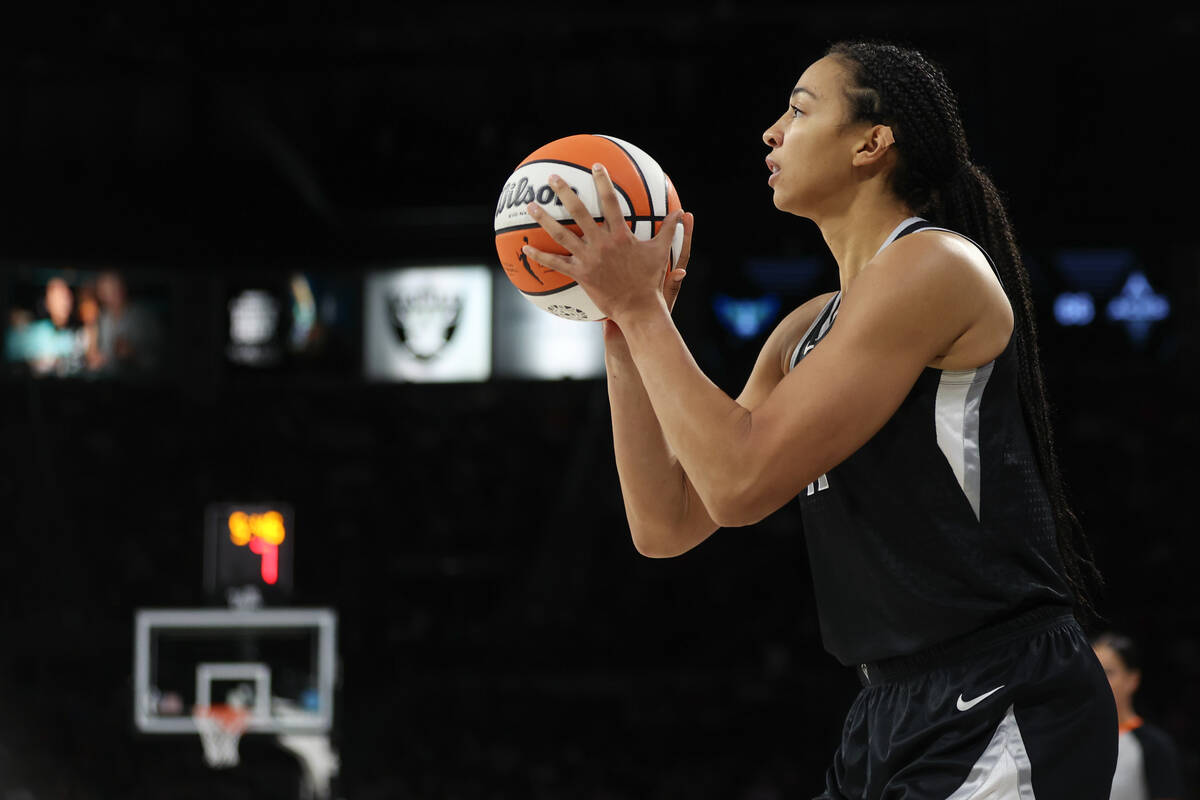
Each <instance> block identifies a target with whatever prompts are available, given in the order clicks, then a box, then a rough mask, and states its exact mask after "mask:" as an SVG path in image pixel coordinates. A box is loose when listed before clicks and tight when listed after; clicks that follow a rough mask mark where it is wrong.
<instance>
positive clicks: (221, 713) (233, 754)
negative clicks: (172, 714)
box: [192, 705, 250, 769]
mask: <svg viewBox="0 0 1200 800" xmlns="http://www.w3.org/2000/svg"><path fill="white" fill-rule="evenodd" d="M192 719H193V720H195V721H196V730H198V731H199V732H200V743H201V744H203V745H204V760H205V761H207V762H208V765H209V766H210V767H213V768H215V769H222V768H225V767H236V766H237V764H238V742H239V741H241V738H242V734H243V733H245V732H246V726H247V725H249V723H250V709H248V708H238V707H236V706H230V705H211V706H196V707H195V708H194V709H192Z"/></svg>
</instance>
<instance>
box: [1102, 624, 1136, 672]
mask: <svg viewBox="0 0 1200 800" xmlns="http://www.w3.org/2000/svg"><path fill="white" fill-rule="evenodd" d="M1092 647H1107V648H1109V649H1110V650H1112V651H1113V652H1114V653H1116V654H1117V657H1118V658H1120V659H1121V663H1122V664H1124V665H1125V669H1128V670H1131V671H1140V670H1141V668H1142V651H1141V648H1139V647H1138V646H1137V643H1136V642H1134V641H1133V639H1131V638H1129V637H1128V636H1126V635H1125V634H1123V633H1117V632H1116V631H1106V632H1104V633H1102V634H1100V635H1099V636H1097V637H1096V638H1095V639H1092Z"/></svg>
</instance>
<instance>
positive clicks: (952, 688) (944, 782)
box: [817, 616, 1117, 800]
mask: <svg viewBox="0 0 1200 800" xmlns="http://www.w3.org/2000/svg"><path fill="white" fill-rule="evenodd" d="M1011 633H1012V631H1011V630H1008V631H1006V632H1005V635H1003V636H997V637H996V638H995V639H994V641H993V643H992V644H990V645H989V646H986V647H984V648H983V649H981V650H978V651H977V652H975V653H973V654H971V655H961V654H959V653H956V654H955V658H954V659H953V660H952V661H950V662H948V663H943V664H942V665H940V666H937V667H933V668H931V669H929V670H928V671H926V672H922V673H918V674H915V675H911V676H909V677H907V678H905V679H903V680H896V681H883V682H880V683H875V684H872V685H870V686H866V687H864V688H863V690H862V691H861V692H860V693H859V695H858V697H857V698H856V699H855V701H854V703H853V705H852V706H851V708H850V711H849V713H848V715H847V717H846V723H845V726H844V728H843V732H842V741H841V745H840V746H839V748H838V749H837V751H836V753H835V754H834V758H833V763H832V765H831V766H830V768H829V770H828V771H827V773H826V779H825V781H826V786H825V791H824V792H823V793H822V794H820V795H819V796H818V798H817V800H900V799H901V798H903V800H946V798H949V797H951V796H953V795H954V793H955V792H956V791H959V790H960V788H961V787H962V786H963V784H964V783H965V782H966V781H968V779H970V778H973V777H975V776H974V775H973V773H972V768H973V767H975V766H976V764H977V763H979V764H980V769H981V770H982V769H983V766H984V765H986V764H988V763H995V764H997V767H996V769H998V770H1001V771H1004V772H1006V773H1007V774H1006V778H1007V780H1009V781H1011V782H1014V783H1015V782H1017V781H1019V780H1021V779H1022V778H1023V779H1024V780H1026V781H1028V782H1029V785H1028V787H1027V788H1026V789H1025V791H1026V792H1028V789H1029V788H1032V791H1033V796H1034V797H1037V798H1039V800H1042V799H1048V800H1065V799H1066V798H1070V800H1108V798H1109V791H1110V789H1111V784H1112V775H1113V770H1114V769H1115V767H1116V759H1117V714H1116V708H1115V705H1114V703H1113V696H1112V690H1111V689H1110V688H1109V685H1108V680H1107V678H1106V677H1105V675H1104V670H1103V668H1101V666H1100V663H1099V661H1097V659H1096V656H1095V653H1094V652H1093V650H1092V648H1091V645H1090V643H1089V642H1088V639H1087V637H1086V636H1085V635H1084V633H1083V631H1082V630H1081V629H1080V627H1079V625H1078V624H1077V623H1076V622H1075V620H1074V619H1073V618H1066V619H1064V618H1062V617H1061V616H1055V617H1052V618H1050V619H1046V620H1042V621H1041V622H1038V623H1037V624H1035V625H1033V626H1032V627H1031V628H1030V629H1028V630H1026V631H1025V632H1024V633H1023V634H1020V635H1016V636H1013V635H1009V634H1011ZM996 687H1001V688H999V690H997V691H994V692H993V691H992V690H993V689H996ZM989 692H990V694H989ZM984 695H986V696H984ZM980 698H982V699H980ZM960 702H965V703H966V704H967V705H968V706H969V707H968V708H967V709H966V710H963V711H960V710H959V703H960ZM1010 712H1011V714H1012V720H1015V725H1016V728H1017V730H1019V741H1015V742H1013V741H1011V740H1010V741H1009V744H1008V747H1007V748H1006V758H1004V759H995V757H994V756H993V759H994V760H993V761H988V760H987V759H984V760H983V761H981V756H983V755H984V753H985V751H987V749H988V746H989V744H990V743H991V742H992V740H993V737H994V736H996V734H997V729H998V727H999V726H1000V725H1001V724H1002V723H1005V720H1006V717H1008V715H1009V713H1010ZM1005 724H1007V725H1011V724H1012V722H1011V721H1009V722H1007V723H1005ZM1006 730H1011V729H1010V728H1006ZM1013 745H1015V747H1014V746H1013ZM1021 750H1023V751H1024V756H1026V757H1027V758H1028V762H1027V765H1026V766H1025V767H1022V769H1023V770H1024V774H1022V773H1021V772H1019V771H1018V770H1017V769H1014V766H1017V765H1019V764H1020V762H1021V757H1022V753H1021ZM1008 756H1012V758H1008ZM997 777H998V775H996V774H993V775H992V778H993V780H996V778H997ZM988 796H989V797H996V796H997V795H988ZM1016 796H1018V795H1015V794H1012V793H1011V791H1010V792H1009V793H1007V794H1004V795H1001V797H1004V798H1009V797H1016ZM1019 796H1020V797H1022V798H1024V797H1027V796H1028V794H1027V793H1026V794H1021V795H1019Z"/></svg>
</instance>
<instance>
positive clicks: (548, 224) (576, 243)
mask: <svg viewBox="0 0 1200 800" xmlns="http://www.w3.org/2000/svg"><path fill="white" fill-rule="evenodd" d="M525 210H526V211H527V212H528V213H529V216H531V217H533V220H534V222H536V223H537V224H538V225H541V226H542V230H544V231H546V233H548V234H550V238H551V239H553V240H554V241H556V242H558V243H559V244H561V245H562V246H563V247H565V248H567V250H569V251H570V252H572V253H575V252H578V251H579V250H581V249H582V248H583V240H582V239H580V238H579V236H578V235H576V234H575V232H574V231H571V230H568V229H567V228H566V226H564V225H563V224H562V223H561V222H559V221H558V220H556V219H555V218H554V217H552V216H550V215H549V214H547V213H546V209H544V208H542V207H541V206H539V205H538V204H537V203H530V204H529V206H528V207H527V208H526V209H525Z"/></svg>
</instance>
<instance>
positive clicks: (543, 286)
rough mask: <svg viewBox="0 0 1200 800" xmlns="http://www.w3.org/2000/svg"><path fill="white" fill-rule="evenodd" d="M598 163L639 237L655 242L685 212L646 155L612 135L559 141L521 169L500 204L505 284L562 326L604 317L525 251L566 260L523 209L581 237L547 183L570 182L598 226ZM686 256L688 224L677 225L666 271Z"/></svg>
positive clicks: (574, 288)
mask: <svg viewBox="0 0 1200 800" xmlns="http://www.w3.org/2000/svg"><path fill="white" fill-rule="evenodd" d="M597 162H599V163H601V164H603V165H604V167H605V168H606V169H607V170H608V174H609V177H610V178H612V182H613V186H614V187H616V190H617V199H618V201H619V202H620V204H621V212H622V213H623V214H624V215H625V223H626V224H627V225H628V226H629V228H630V230H632V231H633V233H634V235H635V236H637V238H639V239H643V240H648V239H651V238H653V237H654V235H655V234H656V233H658V231H659V229H660V228H661V227H662V223H663V219H664V218H665V217H666V216H667V215H668V214H670V213H671V212H672V211H675V210H676V209H678V208H679V207H680V205H679V196H678V195H677V194H676V193H675V187H674V185H672V183H671V179H670V178H669V177H667V174H666V173H665V172H663V170H662V167H660V166H659V165H658V162H657V161H655V160H654V159H653V158H651V157H650V156H649V155H647V154H646V152H645V151H643V150H642V149H641V148H639V147H636V146H634V145H632V144H630V143H629V142H626V141H622V140H621V139H618V138H616V137H614V136H600V135H597V134H579V135H576V136H567V137H566V138H563V139H556V140H555V141H553V142H550V143H549V144H547V145H544V146H542V147H539V148H538V149H537V150H534V151H533V152H532V153H530V154H529V155H528V156H527V157H526V158H525V160H523V161H522V162H521V163H520V164H518V165H517V168H516V171H514V172H513V174H512V175H511V176H510V177H509V179H508V180H507V181H506V182H505V183H504V189H503V191H501V192H500V200H499V202H497V203H496V229H495V230H496V252H497V253H498V254H499V255H500V264H501V265H502V266H503V267H504V272H505V274H507V275H508V279H509V280H510V281H512V284H513V286H515V287H517V289H518V290H519V291H520V292H521V294H523V295H524V296H525V298H526V299H527V300H529V301H530V302H531V303H533V304H534V305H535V306H537V307H538V308H541V309H543V310H545V311H549V312H550V313H551V314H555V315H557V316H560V317H563V318H564V319H576V320H599V319H604V318H605V317H604V314H602V313H601V312H600V309H598V308H596V304H595V303H593V302H592V300H591V298H589V297H588V296H587V293H586V292H585V291H584V290H583V287H582V286H580V285H579V284H577V283H576V282H575V281H574V280H572V279H571V278H569V277H567V276H566V275H563V274H562V273H561V272H556V271H555V270H553V269H550V268H549V267H547V266H544V265H542V264H539V263H538V262H537V261H535V260H533V259H531V258H530V257H529V256H527V255H525V253H523V252H522V251H521V248H522V247H523V246H524V245H526V244H529V245H532V246H533V247H535V248H537V249H538V250H541V251H543V252H546V253H562V254H564V255H565V254H566V253H567V251H566V250H565V249H564V248H563V247H562V246H560V245H559V244H558V242H556V241H554V240H553V239H551V238H550V236H549V234H547V233H546V232H545V231H544V230H542V228H541V226H540V225H538V224H537V222H535V221H534V219H533V217H531V216H529V214H528V212H527V211H526V210H525V209H526V207H527V206H528V205H529V204H530V203H534V202H536V203H538V204H539V205H541V206H542V207H543V208H544V209H545V210H546V212H547V213H548V214H550V215H551V216H553V217H554V218H555V219H556V220H558V221H559V222H561V223H562V224H563V225H565V226H566V227H567V228H568V229H570V230H572V231H574V232H575V233H579V226H578V225H576V224H575V222H574V220H571V219H569V217H568V215H567V212H566V208H565V207H564V206H563V205H562V203H561V202H560V201H559V200H558V197H557V195H555V193H554V190H553V189H552V188H550V183H549V177H550V175H552V174H557V175H558V176H559V177H561V178H562V179H563V180H564V181H566V182H567V184H568V185H569V186H570V187H571V188H572V189H574V190H575V192H576V194H578V195H579V199H580V200H582V201H583V204H584V206H586V207H587V209H588V211H590V212H591V214H592V217H593V218H595V219H597V220H598V219H600V218H601V217H602V216H603V214H602V212H601V209H600V200H599V197H598V196H597V193H596V185H595V183H594V182H593V181H592V165H593V164H595V163H597ZM682 249H683V225H679V226H678V227H677V228H676V229H675V237H674V240H673V241H672V243H671V253H670V256H669V264H668V272H669V271H670V270H671V269H674V268H675V263H676V261H677V260H678V259H679V254H680V252H681V250H682Z"/></svg>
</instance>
